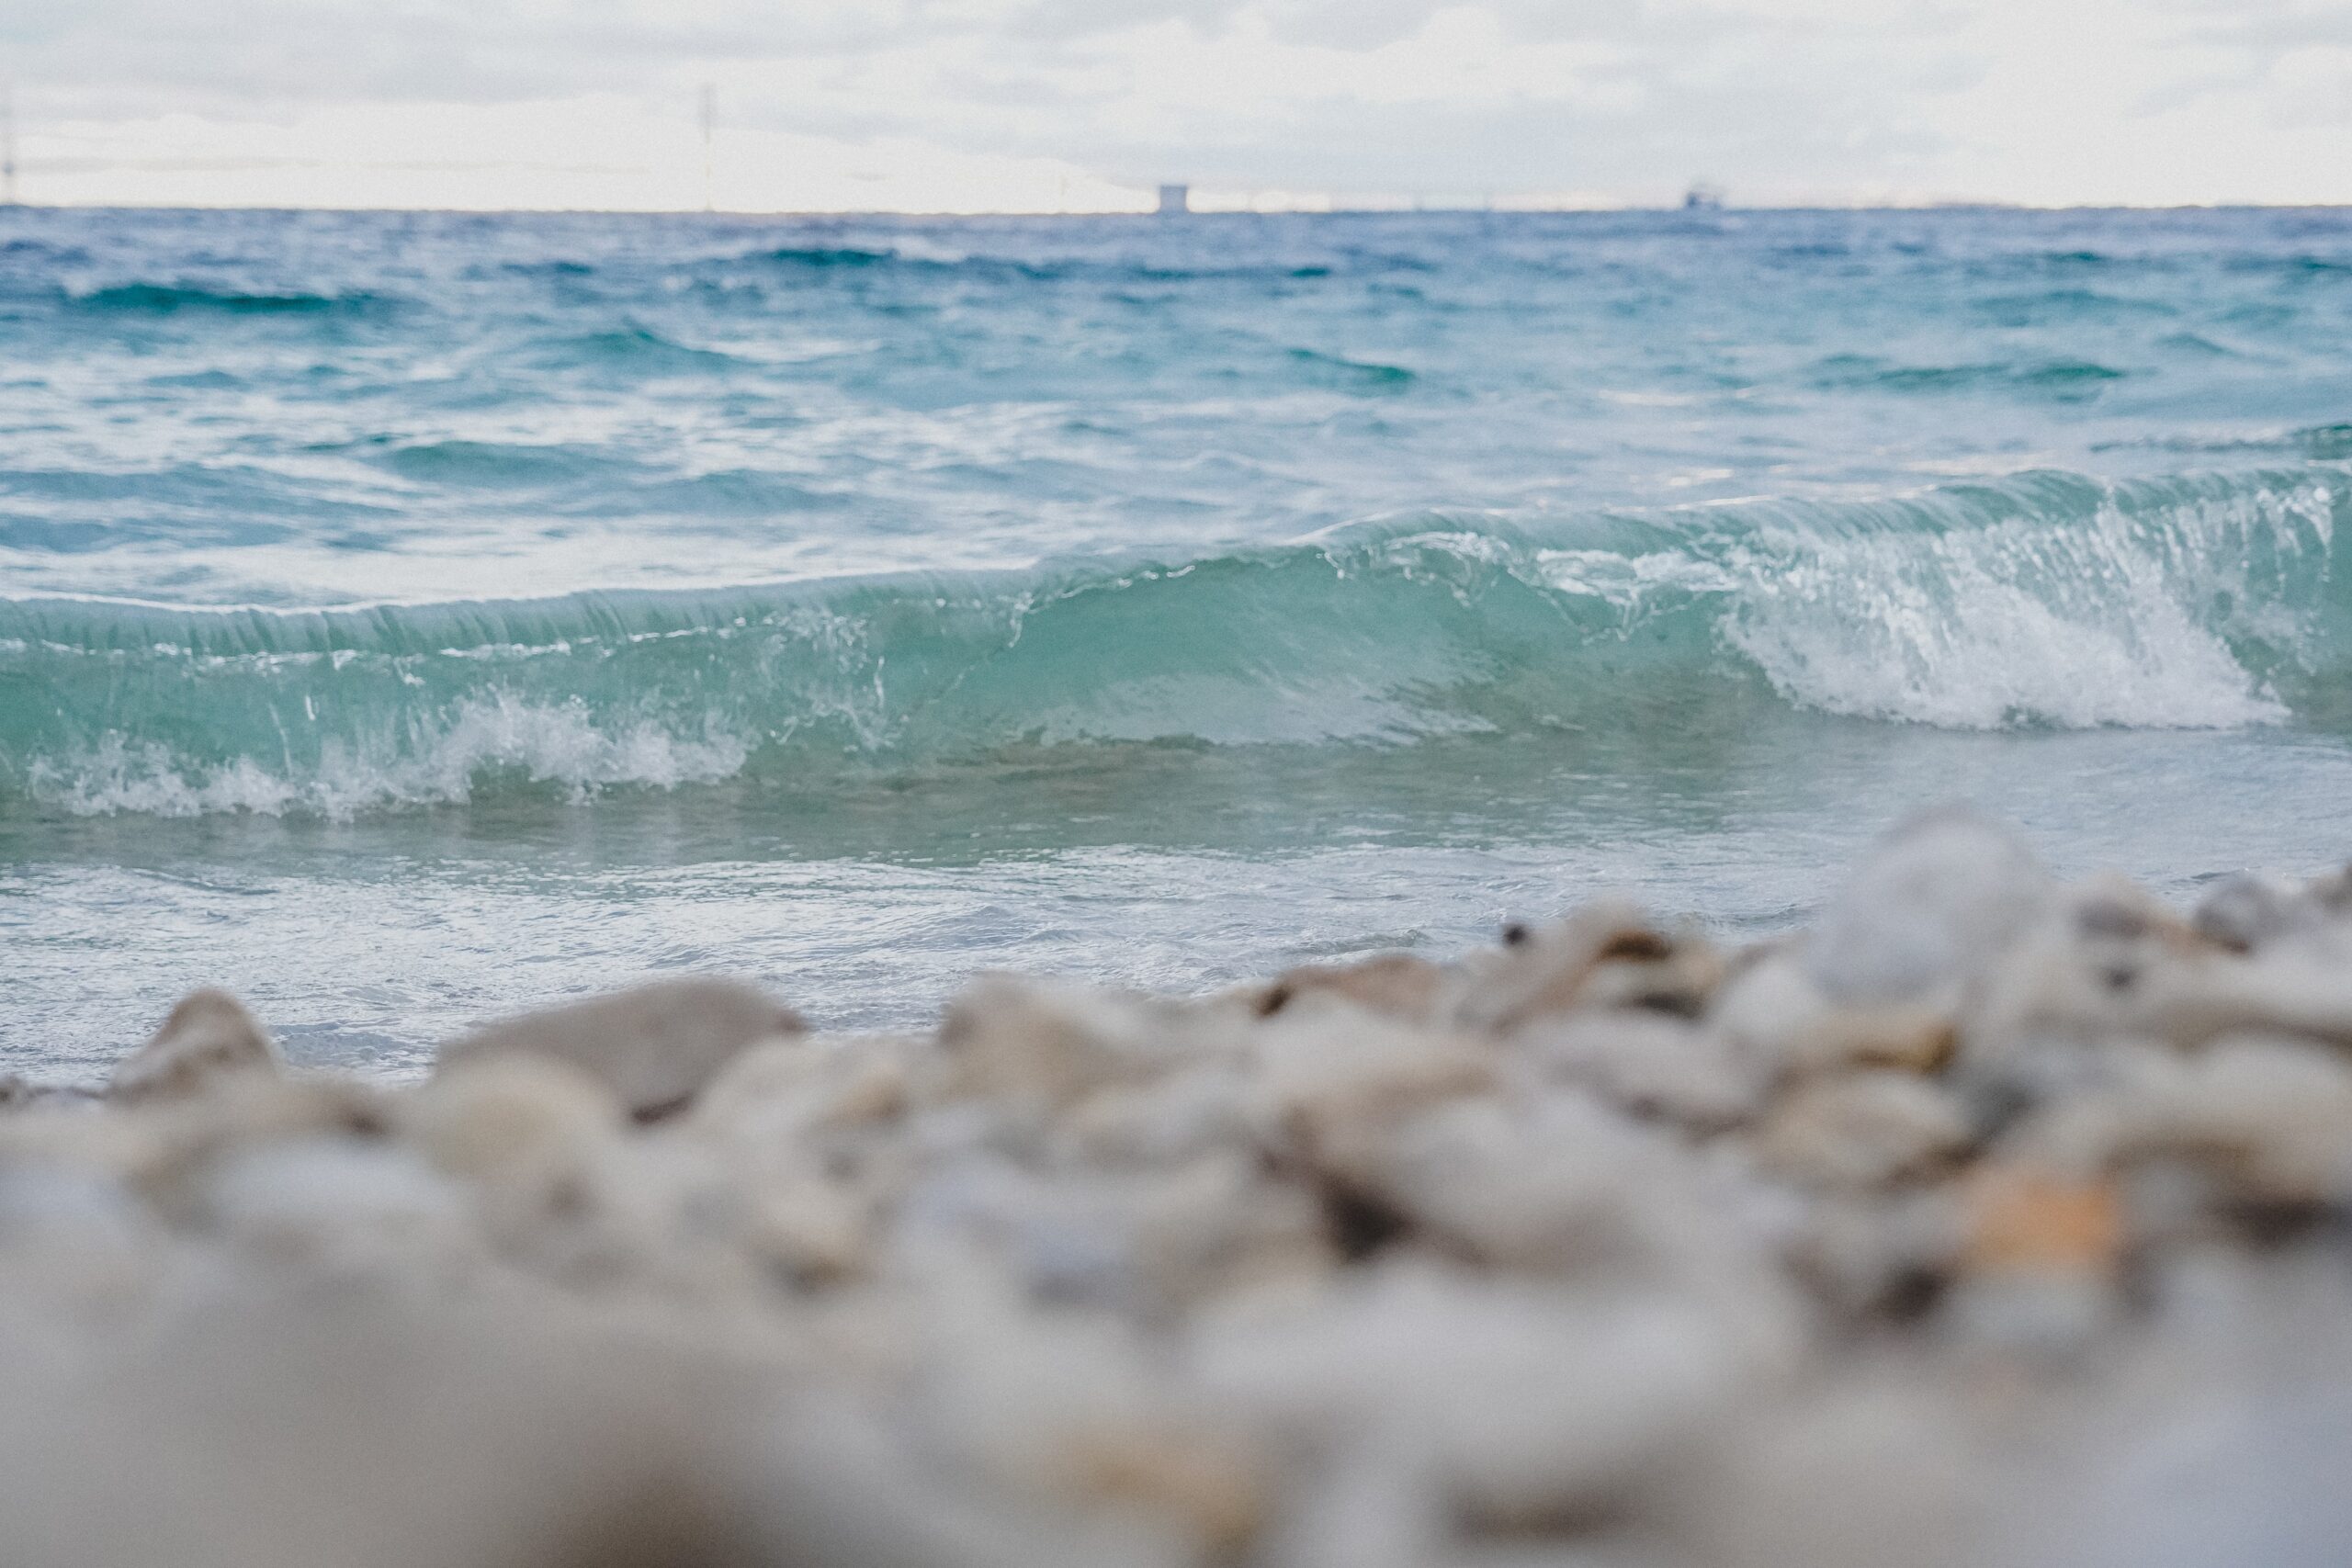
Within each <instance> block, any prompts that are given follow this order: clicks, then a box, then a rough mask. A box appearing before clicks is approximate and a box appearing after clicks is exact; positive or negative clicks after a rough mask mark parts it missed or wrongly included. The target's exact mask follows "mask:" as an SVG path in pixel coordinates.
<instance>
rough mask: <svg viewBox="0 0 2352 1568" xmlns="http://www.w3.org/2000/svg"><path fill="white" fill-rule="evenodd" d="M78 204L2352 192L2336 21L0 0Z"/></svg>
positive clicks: (1568, 199) (1708, 7) (2285, 9)
mask: <svg viewBox="0 0 2352 1568" xmlns="http://www.w3.org/2000/svg"><path fill="white" fill-rule="evenodd" d="M0 78H5V79H12V80H13V81H14V83H15V84H16V91H15V99H16V111H17V125H18V138H17V141H18V157H19V162H20V164H21V165H22V175H21V191H22V195H23V197H25V199H27V200H32V201H57V202H104V201H117V202H175V203H177V202H187V203H198V204H209V203H263V204H272V205H323V206H429V207H616V208H638V207H649V208H678V207H700V206H702V205H703V203H704V200H705V197H706V183H705V181H706V173H705V164H704V144H703V140H702V136H701V133H700V130H699V129H698V123H697V122H698V104H699V100H700V96H701V94H702V90H703V88H704V86H705V85H706V84H708V85H710V86H711V87H712V89H713V94H714V97H715V101H716V104H717V109H718V114H717V130H716V133H715V135H714V136H713V138H712V141H711V158H710V166H709V173H708V195H709V197H711V198H712V199H714V200H715V201H716V203H717V204H718V206H720V207H722V208H744V209H803V210H820V209H836V210H837V209H902V210H959V209H961V210H969V209H997V210H1033V209H1048V210H1050V209H1104V208H1110V209H1117V208H1131V207H1136V206H1138V205H1141V204H1143V203H1144V202H1145V201H1146V200H1147V198H1148V187H1149V186H1151V185H1152V184H1153V183H1154V182H1156V181H1159V180H1162V179H1167V180H1189V181H1190V182H1191V183H1192V184H1193V187H1194V190H1195V193H1196V202H1197V203H1198V204H1199V205H1214V206H1238V205H1247V204H1252V203H1254V204H1256V205H1259V206H1262V207H1277V206H1319V205H1324V204H1326V203H1335V204H1340V205H1358V204H1387V203H1397V202H1411V201H1415V200H1419V201H1428V202H1449V203H1458V202H1465V201H1466V202H1472V203H1476V202H1479V201H1485V200H1493V201H1495V202H1497V203H1498V204H1514V203H1516V204H1537V205H1563V204H1566V205H1616V204H1623V203H1657V202H1664V201H1670V200H1673V199H1676V198H1677V197H1679V195H1680V193H1681V192H1682V190H1683V188H1684V187H1685V186H1688V185H1689V184H1690V183H1691V182H1692V181H1693V180H1699V179H1703V180H1708V181H1712V182H1713V183H1715V184H1718V185H1720V186H1723V187H1724V188H1725V189H1726V190H1727V191H1728V192H1729V194H1730V196H1731V197H1732V199H1733V200H1735V201H1741V202H1754V203H1785V202H1815V201H1819V202H1858V201H1890V200H1892V201H1918V200H1944V199H1990V200H2001V201H2018V202H2030V203H2051V204H2064V203H2074V202H2126V203H2158V204H2168V203H2184V202H2187V203H2194V202H2214V201H2264V202H2272V201H2280V202H2345V201H2352V4H2347V3H2346V0H1470V3H1451V0H1170V3H1163V4H1149V3H1147V0H786V3H783V4H774V3H771V4H755V3H753V0H6V5H5V6H0Z"/></svg>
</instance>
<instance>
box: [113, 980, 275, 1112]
mask: <svg viewBox="0 0 2352 1568" xmlns="http://www.w3.org/2000/svg"><path fill="white" fill-rule="evenodd" d="M281 1066H283V1064H282V1063H281V1062H280V1060H279V1058H278V1055H277V1046H276V1045H275V1044H274V1043H271V1041H270V1038H269V1035H268V1032H266V1031H265V1030H264V1029H263V1028H262V1026H261V1025H260V1024H259V1023H258V1022H256V1021H254V1015H253V1014H252V1013H250V1012H247V1011H246V1010H245V1007H244V1004H243V1002H240V1001H239V1000H237V998H234V997H232V996H231V995H230V994H229V993H228V992H226V991H216V990H210V989H207V990H201V991H191V992H189V993H188V994H187V996H186V997H184V998H181V999H180V1003H179V1005H178V1006H177V1007H175V1008H174V1009H172V1011H171V1016H170V1017H168V1018H166V1019H164V1024H163V1027H162V1028H160V1029H158V1030H156V1031H155V1033H154V1036H153V1038H152V1039H150V1040H149V1041H148V1042H147V1043H145V1044H144V1045H141V1047H140V1048H139V1049H138V1050H136V1051H134V1052H132V1053H131V1054H130V1055H128V1056H126V1057H124V1058H123V1059H122V1060H121V1061H120V1062H119V1063H118V1064H116V1066H115V1070H114V1077H113V1078H112V1079H111V1081H110V1082H109V1084H108V1087H107V1092H108V1093H109V1094H111V1095H112V1096H113V1097H115V1098H116V1099H118V1100H177V1099H184V1098H186V1097H187V1096H188V1095H192V1094H197V1093H199V1092H201V1091H202V1090H204V1089H208V1088H209V1087H210V1086H212V1085H214V1084H216V1083H218V1082H220V1080H221V1079H222V1078H224V1077H231V1076H233V1075H239V1074H245V1073H269V1074H275V1073H277V1072H278V1071H279V1070H280V1068H281Z"/></svg>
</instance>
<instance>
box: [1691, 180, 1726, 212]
mask: <svg viewBox="0 0 2352 1568" xmlns="http://www.w3.org/2000/svg"><path fill="white" fill-rule="evenodd" d="M1723 204H1724V187H1723V186H1718V185H1710V184H1708V183H1707V182H1706V181H1705V180H1694V181H1692V182H1691V188H1690V189H1689V190H1686V191H1684V192H1683V193H1682V210H1684V211H1685V212H1714V211H1717V210H1719V209H1721V208H1722V207H1723Z"/></svg>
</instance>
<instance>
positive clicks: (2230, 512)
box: [0, 466, 2352, 816]
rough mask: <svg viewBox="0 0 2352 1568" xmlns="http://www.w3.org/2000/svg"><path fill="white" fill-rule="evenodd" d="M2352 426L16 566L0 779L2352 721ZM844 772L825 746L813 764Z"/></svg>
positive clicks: (464, 778)
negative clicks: (2320, 437) (1344, 510)
mask: <svg viewBox="0 0 2352 1568" xmlns="http://www.w3.org/2000/svg"><path fill="white" fill-rule="evenodd" d="M2348 483H2352V476H2347V475H2346V473H2345V472H2344V471H2343V470H2341V469H2337V468H2332V467H2325V466H2306V467H2303V468H2296V469H2292V470H2281V471H2278V472H2267V473H2253V474H2239V475H2223V476H2201V477H2200V476H2192V477H2188V478H2175V479H2161V480H2149V481H2143V482H2134V483H2124V484H2117V483H2108V482H2103V481H2099V480H2095V479H2086V478H2083V477H2081V476H2077V475H2071V474H2064V473H2034V474H2024V475H2018V476H2015V477H2013V478H2011V479H2005V480H2001V481H1998V482H1996V483H1988V484H1979V485H1963V486H1952V487H1948V488H1945V489H1940V490H1936V491H1926V492H1923V493H1920V494H1917V495H1913V496H1907V497H1900V498H1894V499H1889V500H1884V501H1879V502H1848V503H1821V502H1803V503H1800V502H1751V503H1746V504H1742V505H1736V506H1723V507H1710V508H1696V509H1690V510H1685V511H1677V512H1665V513H1648V514H1596V515H1590V516H1585V517H1580V518H1575V519H1568V520H1565V521H1562V522H1559V523H1556V524H1554V525H1546V526H1544V527H1540V528H1527V527H1516V526H1506V525H1499V524H1497V523H1494V522H1492V521H1490V520H1475V519H1474V520H1464V519H1447V518H1437V517H1427V516H1424V517H1419V518H1405V519H1391V520H1387V521H1385V522H1381V523H1377V524H1367V525H1352V526H1350V527H1347V528H1343V529H1338V530H1334V531H1331V532H1329V533H1328V534H1326V535H1322V536H1317V537H1314V538H1310V539H1307V540H1303V541H1299V542H1295V543H1293V544H1290V545H1285V546H1279V547H1265V548H1258V549H1247V550H1238V551H1235V552H1232V553H1228V554H1222V555H1216V556H1211V557H1208V558H1200V559H1193V560H1179V561H1154V560H1136V561H1129V562H1125V563H1114V564H1105V563H1101V562H1086V563H1063V564H1058V565H1048V566H1045V567H1041V568H1038V569H1035V570H1027V571H1019V572H998V573H961V574H934V575H922V576H899V577H885V578H865V579H846V580H832V581H815V582H803V583H786V584H771V585H766V586H760V587H749V588H741V589H731V590H714V591H690V592H616V593H586V594H577V595H571V596H569V597H565V598H560V599H548V600H537V601H511V602H481V603H458V604H416V605H376V606H367V607H359V608H351V609H340V610H326V611H311V612H297V613H285V612H268V611H260V610H226V611H198V610H184V609H174V608H167V607H163V606H156V605H142V604H124V603H119V602H111V601H96V600H74V599H22V600H15V601H0V808H6V807H7V806H8V804H9V803H11V802H14V803H16V805H17V807H18V808H22V807H24V806H25V805H26V804H28V803H29V805H30V806H31V807H32V808H33V809H37V810H44V811H46V810H65V811H74V812H106V811H136V812H154V813H162V814H191V813H205V812H221V811H238V810H252V811H304V812H317V813H322V814H325V815H331V816H343V815H349V814H351V813H354V812H358V811H364V810H371V809H377V808H379V807H387V806H392V805H399V804H407V803H432V802H449V801H463V800H469V799H475V798H480V797H481V796H482V795H484V794H485V793H496V792H499V791H504V790H512V789H527V790H537V791H555V792H559V793H560V794H563V795H572V796H579V795H589V794H593V793H594V792H595V791H598V790H601V789H605V788H609V787H615V786H629V785H641V786H651V787H668V786H672V785H676V784H690V783H697V782H707V781H711V780H716V779H721V778H726V777H730V776H735V775H738V774H742V773H752V774H756V775H763V776H767V777H771V778H774V779H776V780H778V781H781V782H783V783H784V784H787V785H790V784H794V783H795V782H796V781H815V780H819V779H821V778H823V777H827V776H831V774H833V773H837V772H838V770H840V769H842V768H843V767H851V768H857V769H864V770H876V769H878V770H882V771H885V772H888V771H890V770H895V769H903V768H908V767H930V766H935V765H940V764H943V763H952V762H956V761H959V760H970V759H974V758H978V757H983V756H986V755H989V754H990V753H992V752H998V751H1002V750H1005V749H1007V748H1016V747H1074V746H1086V745H1094V744H1105V743H1113V744H1132V743H1176V744H1186V745H1209V746H1246V745H1268V744H1274V745H1292V746H1363V745H1397V744H1408V743H1412V742H1416V741H1419V740H1424V739H1430V738H1434V737H1440V736H1446V735H1458V734H1463V733H1477V732H1487V733H1510V734H1518V733H1527V732H1547V733H1552V734H1555V735H1559V736H1564V737H1567V738H1569V743H1573V738H1574V737H1575V736H1577V735H1578V734H1582V733H1586V732H1590V731H1595V730H1600V729H1607V728H1612V727H1614V728H1632V729H1635V730H1638V729H1640V728H1642V727H1645V726H1647V727H1658V726H1669V727H1670V726H1678V725H1679V726H1689V725H1692V724H1705V725H1711V726H1732V727H1737V726H1740V725H1745V724H1756V723H1768V722H1775V719H1774V717H1773V716H1775V715H1779V716H1786V715H1787V714H1788V713H1789V711H1790V710H1791V709H1792V708H1795V709H1810V710H1814V711H1816V712H1821V713H1826V714H1832V715H1840V716H1852V717H1858V718H1866V719H1875V720H1891V721H1901V722H1909V723H1917V724H1927V725H1937V726H1943V727H1948V728H1977V729H1990V728H2031V727H2044V728H2047V727H2063V728H2085V727H2098V726H2132V727H2196V728H2206V727H2230V726H2239V725H2253V724H2265V723H2277V722H2307V723H2331V722H2335V718H2336V717H2341V715H2340V714H2337V713H2336V711H2335V710H2336V709H2338V708H2340V707H2341V706H2342V705H2341V703H2340V702H2338V701H2335V699H2332V698H2331V697H2330V696H2329V693H2330V692H2331V691H2333V690H2334V689H2335V688H2336V687H2337V686H2338V685H2340V683H2341V680H2342V677H2343V675H2344V674H2345V673H2346V671H2347V668H2352V604H2347V603H2346V596H2345V595H2344V594H2343V593H2342V592H2341V591H2340V590H2339V588H2338V587H2337V586H2336V584H2335V579H2334V574H2333V547H2334V539H2335V527H2336V524H2337V522H2338V521H2339V520H2340V518H2341V517H2342V516H2343V515H2344V514H2345V513H2346V507H2347V505H2352V502H2347V500H2346V487H2347V484H2348ZM811 786H812V787H814V784H812V785H811Z"/></svg>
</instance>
